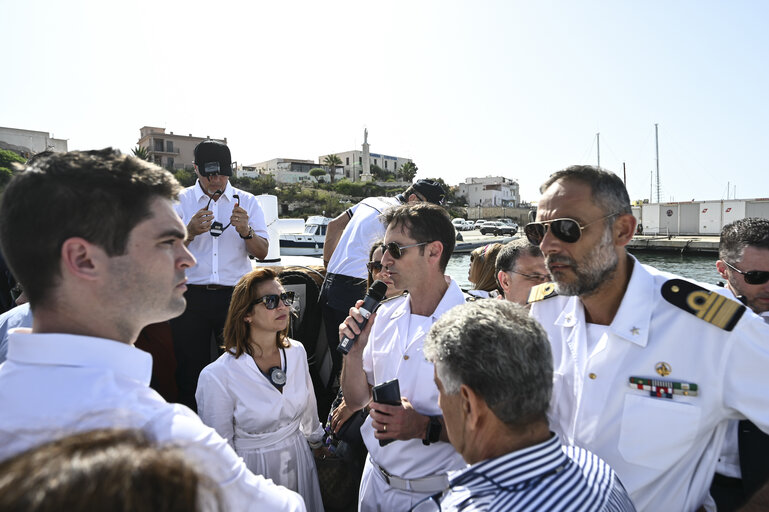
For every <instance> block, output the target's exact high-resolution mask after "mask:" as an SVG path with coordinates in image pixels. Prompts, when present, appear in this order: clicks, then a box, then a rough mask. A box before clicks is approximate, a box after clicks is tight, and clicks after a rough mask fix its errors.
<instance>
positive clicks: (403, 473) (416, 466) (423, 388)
mask: <svg viewBox="0 0 769 512" xmlns="http://www.w3.org/2000/svg"><path fill="white" fill-rule="evenodd" d="M464 303H465V297H464V295H463V294H462V290H461V289H460V288H459V285H457V283H456V281H454V280H451V282H450V283H449V287H448V289H447V290H446V293H444V294H443V298H442V299H441V301H440V302H439V303H438V307H436V308H435V311H434V312H433V314H432V315H430V316H429V317H421V316H418V315H412V314H411V301H410V300H409V295H404V296H403V297H400V298H396V299H393V300H392V301H389V302H385V303H383V304H382V306H381V307H380V308H379V310H378V311H377V315H376V318H375V319H374V324H373V325H372V327H371V334H370V335H369V341H368V344H367V345H366V348H364V349H363V370H364V371H365V372H366V377H367V379H368V383H369V384H371V385H372V386H374V385H377V384H381V383H383V382H386V381H388V380H390V379H395V378H397V379H398V383H399V386H400V391H401V396H405V397H406V398H408V400H409V402H411V404H412V405H413V406H414V409H415V410H416V411H417V412H418V413H419V414H424V415H427V416H439V415H441V414H442V412H441V408H440V407H439V406H438V387H437V386H436V385H435V381H434V380H433V364H432V363H431V362H429V361H428V360H427V359H425V356H424V353H423V352H422V344H423V342H424V338H425V335H426V334H427V331H428V330H429V329H430V326H431V325H432V324H433V323H435V322H436V321H437V320H438V318H440V317H441V315H443V314H444V313H445V312H446V311H448V310H449V309H451V308H452V307H454V306H457V305H459V304H464ZM413 317H417V318H416V319H414V318H413ZM422 319H427V320H426V321H420V320H422ZM413 320H415V321H416V322H417V323H420V324H421V325H420V326H418V327H417V328H415V327H414V326H412V325H410V324H412V323H413ZM409 333H411V335H410V336H409ZM371 421H372V420H371V417H370V416H369V417H368V418H366V421H365V423H364V424H363V426H362V427H361V429H360V431H361V435H362V436H363V441H364V442H365V443H366V447H367V448H368V451H369V454H370V455H371V458H372V459H373V461H374V462H376V463H377V464H379V465H380V466H382V467H383V468H384V469H385V470H387V471H388V472H389V473H390V474H392V475H395V476H398V477H401V478H422V477H425V476H431V475H436V474H440V473H446V472H447V471H450V470H453V469H459V468H463V467H465V465H466V464H465V462H464V461H463V460H462V456H461V455H459V453H457V451H456V450H454V447H453V446H451V444H450V443H445V442H437V443H432V444H430V445H428V446H425V445H424V444H422V440H421V439H409V440H408V441H394V442H392V443H390V444H388V445H386V446H379V441H378V440H377V439H375V438H374V428H373V427H372V426H371Z"/></svg>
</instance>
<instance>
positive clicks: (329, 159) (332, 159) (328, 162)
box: [323, 155, 342, 184]
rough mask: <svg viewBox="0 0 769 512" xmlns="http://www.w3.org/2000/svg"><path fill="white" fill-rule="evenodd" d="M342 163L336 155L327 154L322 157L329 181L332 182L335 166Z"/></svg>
mask: <svg viewBox="0 0 769 512" xmlns="http://www.w3.org/2000/svg"><path fill="white" fill-rule="evenodd" d="M341 163H342V159H341V158H339V157H338V156H336V155H328V156H326V157H325V158H324V159H323V165H325V166H326V167H328V176H329V178H330V179H331V183H332V184H333V183H334V178H335V175H336V166H337V165H340V164H341Z"/></svg>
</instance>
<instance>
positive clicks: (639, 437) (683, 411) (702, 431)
mask: <svg viewBox="0 0 769 512" xmlns="http://www.w3.org/2000/svg"><path fill="white" fill-rule="evenodd" d="M674 278H678V276H674V275H672V274H667V273H663V272H660V271H658V270H656V269H654V268H652V267H647V266H645V265H641V264H640V263H638V261H636V260H635V259H634V260H633V268H632V275H631V278H630V282H629V284H628V287H627V290H626V292H625V294H624V296H623V299H622V302H621V304H620V307H619V310H618V311H617V314H616V316H615V317H614V320H613V321H612V323H611V325H610V326H609V331H608V333H607V334H606V336H605V337H604V338H603V339H601V340H599V342H598V345H597V346H596V347H595V349H594V350H593V352H592V353H588V352H587V349H586V324H585V313H584V307H583V306H582V302H581V301H580V299H579V298H578V297H562V296H555V297H552V298H548V299H545V300H542V301H541V302H535V303H534V304H533V305H532V309H531V315H532V316H533V317H534V318H536V319H537V320H538V321H539V322H540V323H541V324H542V326H543V327H544V328H545V330H546V331H547V333H548V337H549V338H550V343H551V346H552V349H553V361H554V374H553V380H554V382H553V398H552V400H551V403H550V411H549V413H548V415H549V418H550V420H551V428H552V429H553V430H555V431H556V432H558V433H559V434H561V436H562V438H563V440H564V442H565V443H568V444H574V445H577V446H582V447H584V448H586V449H588V450H590V451H592V452H593V453H595V454H596V455H598V456H599V457H601V458H603V459H604V460H605V461H606V462H608V463H609V464H610V465H611V467H612V468H614V470H615V471H616V472H617V474H618V475H619V477H620V480H622V483H623V484H624V485H625V488H626V489H627V490H628V492H629V493H630V496H631V498H632V499H633V502H634V503H635V505H636V507H638V509H639V510H654V511H657V510H680V511H693V510H696V509H697V508H698V507H699V506H700V505H703V504H704V505H705V506H706V507H707V508H708V510H714V503H713V502H712V499H711V498H710V496H709V494H708V489H709V487H710V482H711V480H712V479H713V473H714V470H715V467H716V462H717V459H718V455H719V452H720V449H721V445H722V442H723V440H724V435H725V434H726V430H727V425H728V421H729V420H730V419H742V418H745V417H747V418H748V419H750V420H751V421H753V422H754V423H755V424H756V425H758V426H759V427H761V428H763V429H765V430H769V393H766V389H767V388H768V387H769V373H767V368H769V344H767V341H766V340H767V339H769V326H767V325H766V324H765V323H764V322H763V321H762V320H761V318H760V317H758V316H757V315H755V314H754V313H753V312H752V311H750V310H746V311H745V312H744V314H743V316H742V318H741V319H740V320H739V322H738V323H737V325H736V326H735V327H734V330H732V331H726V330H723V329H721V328H719V327H716V326H715V325H713V324H711V323H708V322H706V321H704V320H701V319H699V318H697V316H695V315H693V314H691V313H689V312H687V311H685V310H683V309H681V308H680V307H678V306H675V305H673V304H671V303H670V302H668V301H667V300H665V299H664V298H663V297H662V294H661V289H662V286H663V284H664V283H665V282H666V281H668V280H669V279H674ZM701 286H703V287H706V288H707V286H706V285H701ZM714 288H715V287H711V289H714ZM715 291H716V292H718V293H721V294H723V293H724V292H723V290H718V289H716V290H715ZM663 363H664V365H665V368H663V367H662V364H663ZM658 367H660V369H661V371H663V373H665V372H666V371H667V370H669V371H670V373H669V374H667V375H658V372H657V368H658ZM630 377H641V378H651V379H664V380H668V381H674V382H686V383H691V384H697V386H698V388H699V389H698V393H697V395H696V396H693V395H688V396H684V395H681V394H673V396H672V398H662V397H656V396H650V391H648V390H643V389H631V387H630V381H629V379H630Z"/></svg>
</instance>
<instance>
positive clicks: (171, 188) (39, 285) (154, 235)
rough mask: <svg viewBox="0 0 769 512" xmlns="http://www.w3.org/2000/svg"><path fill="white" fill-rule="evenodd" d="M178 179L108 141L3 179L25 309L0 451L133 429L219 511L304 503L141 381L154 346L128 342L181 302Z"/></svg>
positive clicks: (1, 385)
mask: <svg viewBox="0 0 769 512" xmlns="http://www.w3.org/2000/svg"><path fill="white" fill-rule="evenodd" d="M180 191H181V187H180V186H179V183H178V182H177V181H176V180H175V179H174V177H173V175H171V173H169V172H168V171H166V170H164V169H161V168H160V167H158V166H156V165H154V164H151V163H149V162H145V161H143V160H140V159H138V158H134V157H130V156H125V155H121V154H120V152H118V151H114V150H112V149H110V148H107V149H104V150H99V151H72V152H69V153H55V154H53V155H51V156H49V157H46V158H42V159H39V160H37V161H36V162H34V163H33V164H32V165H28V166H27V168H26V169H25V170H24V172H21V173H18V174H17V175H16V176H14V178H13V179H12V180H11V182H10V184H9V185H8V187H7V188H6V189H5V195H4V198H3V202H2V205H1V206H0V217H1V218H2V219H3V222H2V223H0V245H2V250H3V252H4V254H5V255H6V257H7V258H8V263H9V265H10V267H11V268H12V269H13V271H14V274H15V275H16V276H17V278H18V279H19V282H20V283H22V285H23V287H24V291H25V292H26V294H27V295H28V297H29V301H30V307H31V309H32V312H33V313H34V318H33V320H32V322H33V323H32V329H31V330H30V329H16V330H14V331H12V332H11V334H10V339H9V344H8V359H7V360H6V361H5V362H4V363H3V364H2V365H0V411H2V413H0V459H5V458H7V457H11V456H13V455H16V454H19V453H21V452H23V451H25V450H27V449H30V448H32V447H34V446H37V445H39V444H41V443H43V442H47V441H51V440H53V439H56V438H58V437H62V436H66V435H69V434H72V433H75V432H83V431H87V430H94V429H102V428H138V429H141V430H143V431H144V432H146V433H147V434H148V436H149V437H150V438H151V439H152V440H153V441H156V442H157V443H160V444H168V445H173V446H175V447H178V448H180V449H181V450H183V451H184V453H185V455H186V456H188V457H189V458H190V461H191V462H192V463H193V464H194V465H195V467H197V468H199V469H200V470H201V471H203V472H204V473H205V474H206V475H207V476H208V477H209V478H211V479H212V481H214V482H216V484H217V485H218V486H220V487H221V489H220V490H221V495H222V497H223V498H224V500H225V504H224V509H225V510H285V511H300V510H305V507H304V503H303V502H302V499H301V497H299V496H298V495H297V494H295V493H293V492H291V491H289V490H287V489H285V488H283V487H278V486H276V485H274V484H273V483H272V482H271V481H269V480H265V479H264V478H263V477H261V476H257V475H254V474H253V473H251V472H250V471H249V470H248V468H247V467H246V465H245V464H244V462H243V460H242V459H241V458H240V457H238V456H237V454H236V453H235V451H234V450H233V449H232V447H231V446H230V445H229V444H227V441H226V440H225V439H223V438H222V437H221V436H220V435H219V434H217V433H216V431H214V430H213V429H212V428H209V427H207V426H205V425H204V424H203V423H202V422H201V420H200V418H198V417H197V415H195V414H194V413H193V412H192V411H190V410H189V409H188V408H187V407H184V406H182V405H178V404H169V403H167V402H166V401H165V400H163V398H162V397H161V396H160V395H159V394H158V393H156V392H155V391H153V390H152V389H150V387H149V382H150V375H151V369H152V364H153V361H152V357H151V356H150V355H149V354H147V353H146V352H143V351H141V350H139V349H137V348H136V347H135V346H134V343H135V341H136V340H137V338H138V336H139V333H140V331H141V330H142V328H143V327H145V326H147V325H149V324H152V323H156V322H164V321H166V320H168V319H169V318H171V317H174V316H176V315H178V314H179V313H181V312H182V311H183V310H184V303H185V299H184V292H185V290H186V288H187V287H186V282H187V279H186V278H185V275H184V271H185V270H186V269H188V268H189V267H190V266H192V265H195V258H194V257H193V256H192V255H191V254H190V252H189V250H188V249H187V247H185V245H184V238H185V235H186V233H185V228H184V224H183V223H182V222H181V220H180V219H179V216H178V215H177V214H176V212H175V211H174V207H173V202H174V201H175V200H176V198H177V196H178V194H179V192H180ZM40 205H44V207H41V206H40ZM32 234H34V236H32Z"/></svg>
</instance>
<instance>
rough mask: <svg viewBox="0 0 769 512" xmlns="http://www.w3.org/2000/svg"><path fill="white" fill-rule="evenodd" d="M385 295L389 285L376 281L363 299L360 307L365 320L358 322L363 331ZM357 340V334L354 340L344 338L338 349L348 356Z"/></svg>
mask: <svg viewBox="0 0 769 512" xmlns="http://www.w3.org/2000/svg"><path fill="white" fill-rule="evenodd" d="M385 293H387V283H383V282H382V281H374V284H372V285H371V288H369V289H368V293H367V294H366V296H365V297H364V298H363V305H362V306H361V307H360V314H361V315H363V320H362V321H360V322H358V327H360V328H361V330H363V328H364V327H366V324H367V323H368V317H370V316H371V313H373V312H374V310H375V309H376V308H377V306H379V303H380V302H381V301H382V299H384V296H385ZM357 340H358V335H357V334H356V335H355V336H353V337H352V338H348V337H347V336H345V337H344V338H342V341H340V342H339V345H338V346H337V347H336V349H337V350H338V351H339V352H341V353H342V354H344V355H347V353H348V352H350V349H351V348H352V345H353V343H355V342H356V341H357Z"/></svg>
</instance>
